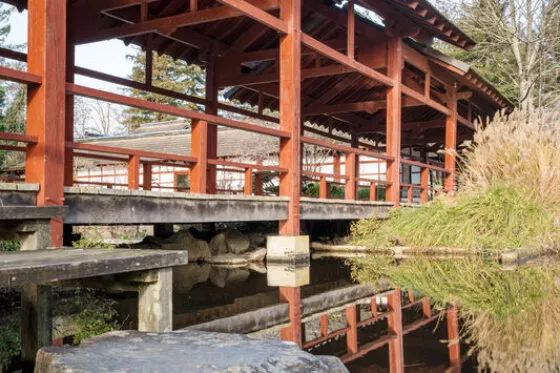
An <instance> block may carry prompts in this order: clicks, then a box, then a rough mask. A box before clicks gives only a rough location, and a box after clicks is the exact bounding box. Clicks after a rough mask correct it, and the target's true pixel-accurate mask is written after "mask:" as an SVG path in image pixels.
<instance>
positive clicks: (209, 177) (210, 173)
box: [202, 56, 218, 194]
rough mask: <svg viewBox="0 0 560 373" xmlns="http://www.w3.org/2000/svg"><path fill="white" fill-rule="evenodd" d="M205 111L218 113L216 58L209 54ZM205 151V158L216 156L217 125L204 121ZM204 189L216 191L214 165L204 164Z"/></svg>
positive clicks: (211, 192) (211, 191)
mask: <svg viewBox="0 0 560 373" xmlns="http://www.w3.org/2000/svg"><path fill="white" fill-rule="evenodd" d="M206 102H207V103H206V113H208V114H213V115H217V114H218V83H217V82H216V59H215V58H214V56H210V57H209V59H208V63H207V65H206ZM204 129H205V130H206V132H207V134H206V141H207V143H208V144H207V146H206V152H207V155H206V157H207V159H216V158H217V157H218V127H217V126H216V125H214V124H209V123H206V126H205V127H204ZM206 173H207V174H206V191H205V192H202V193H210V194H215V193H216V187H217V186H216V166H215V165H209V164H206Z"/></svg>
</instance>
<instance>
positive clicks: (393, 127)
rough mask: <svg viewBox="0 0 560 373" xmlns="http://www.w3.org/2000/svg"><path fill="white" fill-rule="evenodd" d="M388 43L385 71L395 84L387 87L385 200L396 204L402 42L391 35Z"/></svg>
mask: <svg viewBox="0 0 560 373" xmlns="http://www.w3.org/2000/svg"><path fill="white" fill-rule="evenodd" d="M388 43H389V44H388V45H389V49H388V53H387V57H388V71H387V73H388V76H389V77H390V78H391V79H392V80H393V81H394V82H395V84H394V86H393V87H389V88H388V89H387V119H386V127H387V129H386V138H387V140H386V142H387V154H388V155H389V156H391V157H393V160H391V161H389V162H387V181H388V182H390V183H391V184H390V185H389V186H388V187H387V194H386V200H387V201H388V202H392V203H393V204H394V205H395V206H398V204H399V201H400V186H399V183H400V158H401V120H402V118H401V117H402V107H401V100H402V95H401V89H402V87H403V85H402V84H401V81H402V68H403V51H402V44H403V42H402V40H401V39H399V38H394V37H391V38H389V42H388Z"/></svg>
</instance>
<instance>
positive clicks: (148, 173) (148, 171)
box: [142, 163, 153, 190]
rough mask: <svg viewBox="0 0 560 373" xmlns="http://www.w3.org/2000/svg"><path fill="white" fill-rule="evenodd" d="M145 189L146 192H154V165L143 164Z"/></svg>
mask: <svg viewBox="0 0 560 373" xmlns="http://www.w3.org/2000/svg"><path fill="white" fill-rule="evenodd" d="M142 173H143V178H144V180H143V188H144V190H152V176H153V174H152V165H151V164H149V163H144V164H142Z"/></svg>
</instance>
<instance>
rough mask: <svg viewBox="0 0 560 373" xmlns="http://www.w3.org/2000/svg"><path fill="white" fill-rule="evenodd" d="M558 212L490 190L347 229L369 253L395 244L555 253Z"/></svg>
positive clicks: (504, 189) (507, 191)
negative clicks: (527, 249)
mask: <svg viewBox="0 0 560 373" xmlns="http://www.w3.org/2000/svg"><path fill="white" fill-rule="evenodd" d="M558 216H559V212H558V211H557V209H554V208H551V207H550V206H547V205H546V204H545V203H543V202H542V201H540V200H539V199H535V198H531V197H529V196H527V195H525V194H523V193H521V192H520V191H519V190H517V189H516V188H514V187H512V186H499V185H494V186H491V187H489V188H487V189H483V190H482V191H470V192H464V193H460V194H458V195H457V197H456V198H439V199H436V200H435V201H433V202H430V203H427V204H425V205H423V206H422V207H419V208H406V207H403V208H398V209H395V210H393V211H392V212H391V215H390V217H389V219H387V220H385V221H378V220H362V221H359V222H357V223H355V224H354V225H353V226H352V233H353V235H354V240H355V241H356V242H357V243H358V244H361V245H366V246H369V247H371V248H378V247H388V246H394V245H395V242H398V243H399V244H404V245H407V246H414V247H418V248H433V247H460V248H468V249H472V250H473V251H479V252H480V251H482V250H485V249H489V250H495V251H500V250H504V249H513V248H518V247H531V248H539V249H543V250H554V249H556V248H557V247H558V244H559V243H560V227H559V221H558V218H557V217H558Z"/></svg>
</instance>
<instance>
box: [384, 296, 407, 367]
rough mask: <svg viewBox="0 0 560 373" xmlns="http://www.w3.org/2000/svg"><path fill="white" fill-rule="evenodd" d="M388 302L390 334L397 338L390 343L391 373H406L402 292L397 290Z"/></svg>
mask: <svg viewBox="0 0 560 373" xmlns="http://www.w3.org/2000/svg"><path fill="white" fill-rule="evenodd" d="M387 302H388V304H389V307H390V308H391V314H390V315H389V318H388V319H387V323H388V328H389V332H390V334H393V335H395V336H396V338H394V339H392V340H391V341H390V342H389V370H390V372H391V373H404V348H403V324H402V323H403V320H402V310H401V291H400V290H399V289H395V290H394V291H393V292H392V293H390V294H389V295H388V296H387Z"/></svg>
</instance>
